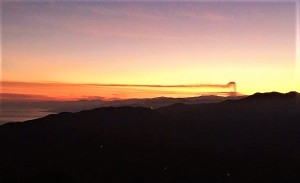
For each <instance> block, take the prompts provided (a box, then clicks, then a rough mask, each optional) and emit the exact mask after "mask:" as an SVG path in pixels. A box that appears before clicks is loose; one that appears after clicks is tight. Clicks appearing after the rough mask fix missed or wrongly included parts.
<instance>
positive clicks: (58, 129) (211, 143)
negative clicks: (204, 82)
mask: <svg viewBox="0 0 300 183" xmlns="http://www.w3.org/2000/svg"><path fill="white" fill-rule="evenodd" d="M291 99H292V100H291ZM299 119H300V103H299V94H298V93H296V92H290V93H287V94H280V93H267V94H254V95H251V96H248V97H246V98H243V99H240V100H227V101H223V102H219V103H202V104H192V105H188V104H173V105H170V106H166V107H161V108H158V109H151V108H144V107H130V106H124V107H105V108H96V109H93V110H84V111H81V112H76V113H71V112H63V113H59V114H54V115H48V116H46V117H44V118H39V119H35V120H30V121H26V122H20V123H7V124H4V125H1V126H0V147H1V151H0V170H1V171H0V177H1V179H0V182H4V183H7V182H19V183H23V182H27V183H29V182H41V181H42V182H91V183H94V182H208V183H210V182H214V183H215V182H220V183H223V182H232V183H240V182H245V183H247V182H249V183H250V182H278V183H279V182H298V181H299V180H300V176H299V172H298V170H299V167H300V159H299V156H298V154H299V152H300V140H299V139H300V138H299V137H300V136H299V134H300V123H299Z"/></svg>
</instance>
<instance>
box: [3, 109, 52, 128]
mask: <svg viewBox="0 0 300 183" xmlns="http://www.w3.org/2000/svg"><path fill="white" fill-rule="evenodd" d="M49 114H53V113H51V112H48V111H47V109H39V108H30V109H22V108H21V109H18V108H14V109H9V108H1V109H0V125H1V124H4V123H7V122H23V121H26V120H31V119H36V118H40V117H44V116H47V115H49Z"/></svg>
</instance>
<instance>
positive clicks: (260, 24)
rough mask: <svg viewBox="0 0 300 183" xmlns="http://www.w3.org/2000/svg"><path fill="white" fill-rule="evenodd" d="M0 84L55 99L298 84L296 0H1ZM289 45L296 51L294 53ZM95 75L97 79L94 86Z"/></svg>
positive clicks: (297, 87)
mask: <svg viewBox="0 0 300 183" xmlns="http://www.w3.org/2000/svg"><path fill="white" fill-rule="evenodd" d="M1 5H2V6H1V13H2V14H1V15H2V25H1V29H2V79H1V80H2V87H1V92H2V93H11V94H28V95H42V96H45V97H53V98H59V99H62V100H63V99H68V100H70V99H78V98H93V97H95V98H97V97H104V98H108V99H113V98H133V97H134V98H137V97H155V96H172V97H182V96H195V95H201V94H209V93H211V94H215V93H218V92H231V91H232V88H230V87H218V88H217V87H199V88H197V87H183V88H182V87H172V88H165V87H141V86H138V87H133V86H132V87H124V86H102V85H101V84H135V85H190V84H201V85H205V84H210V85H224V86H225V85H226V84H227V83H229V82H232V81H233V82H235V83H236V84H237V90H238V92H239V93H241V94H245V95H249V94H253V93H255V92H270V91H278V92H289V91H298V92H299V91H300V82H299V79H300V74H299V72H300V69H299V67H300V64H299V12H297V9H299V4H296V1H282V2H280V1H268V2H259V1H247V2H240V1H220V2H218V1H214V2H207V1H204V2H135V3H132V2H97V1H93V2H83V1H82V2H64V3H63V2H57V1H56V2H55V1H54V2H52V3H49V2H48V3H46V2H31V3H30V2H2V4H1ZM297 54H298V55H297ZM96 84H100V85H96Z"/></svg>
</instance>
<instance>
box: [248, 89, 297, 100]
mask: <svg viewBox="0 0 300 183" xmlns="http://www.w3.org/2000/svg"><path fill="white" fill-rule="evenodd" d="M298 95H299V94H298V93H297V92H295V91H291V92H289V93H279V92H268V93H255V94H253V95H250V96H248V97H246V98H244V100H286V99H296V97H297V96H298Z"/></svg>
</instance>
